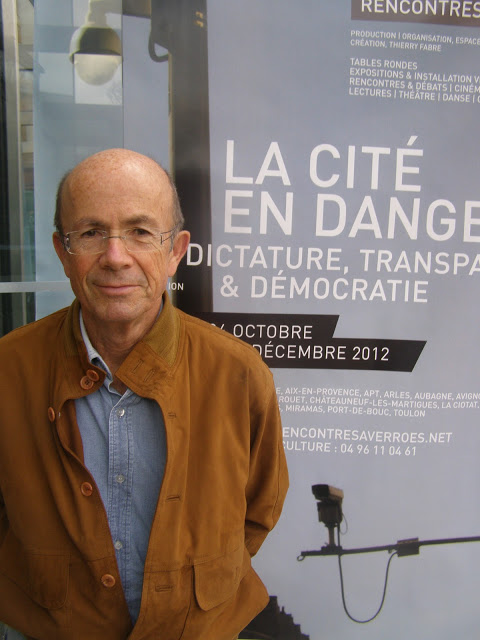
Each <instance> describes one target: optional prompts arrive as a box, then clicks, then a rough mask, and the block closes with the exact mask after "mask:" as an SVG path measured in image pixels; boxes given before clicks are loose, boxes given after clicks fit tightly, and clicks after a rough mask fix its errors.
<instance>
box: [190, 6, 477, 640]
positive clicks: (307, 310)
mask: <svg viewBox="0 0 480 640" xmlns="http://www.w3.org/2000/svg"><path fill="white" fill-rule="evenodd" d="M207 12H208V15H207V20H208V76H209V77H208V82H209V84H208V91H209V116H210V167H209V170H210V178H211V207H212V215H211V227H212V229H211V234H212V235H211V242H205V241H203V240H200V239H197V238H196V236H195V234H194V235H193V238H192V246H191V249H190V252H189V254H188V266H187V268H186V273H187V274H188V270H192V271H193V270H195V269H198V268H200V267H203V268H204V267H205V266H207V267H208V268H209V269H211V288H212V297H213V309H212V310H213V312H214V314H213V315H211V314H204V317H207V318H208V319H210V320H211V321H213V322H216V323H217V324H219V325H220V326H223V327H224V328H225V329H227V330H229V331H232V332H233V333H234V334H235V335H237V336H239V337H241V338H243V339H246V340H248V341H249V342H251V343H252V344H254V345H255V346H256V347H257V348H258V349H259V350H260V351H261V353H262V355H263V357H264V358H265V360H266V362H267V363H268V364H270V366H272V367H273V370H274V376H275V380H276V385H277V391H278V396H279V401H280V407H281V411H282V418H283V429H284V444H285V449H286V451H287V456H288V462H289V467H290V474H291V490H290V493H289V496H288V499H287V503H286V507H285V511H284V515H283V516H282V519H281V522H280V524H279V526H278V528H277V530H276V531H275V532H274V533H273V534H272V536H271V537H270V539H269V540H268V542H267V543H266V545H265V548H264V549H263V550H262V552H261V553H260V554H259V557H258V560H257V562H256V566H257V568H258V570H259V572H260V573H261V575H262V577H263V578H264V580H265V581H266V584H267V586H268V589H269V592H270V594H272V595H274V596H276V597H277V601H278V605H279V607H283V608H284V609H285V611H287V612H289V614H291V616H292V617H293V620H294V622H295V623H296V624H298V625H300V626H301V631H302V633H303V634H304V636H307V637H309V638H310V639H311V640H323V639H324V638H336V639H337V640H338V639H345V640H350V639H353V638H355V639H357V638H369V639H372V640H373V639H378V640H380V639H382V640H384V639H385V638H389V639H394V638H398V639H400V638H401V639H403V638H418V639H420V638H421V639H422V640H424V639H427V638H432V639H433V638H435V640H439V639H443V640H451V638H452V637H459V638H474V637H476V636H477V635H478V605H477V596H478V589H479V586H480V580H479V578H478V575H479V562H480V544H479V543H478V542H477V541H476V540H475V538H476V536H478V535H479V534H480V509H479V506H478V505H477V503H476V492H477V487H478V486H479V483H480V478H479V475H480V472H479V468H480V465H478V460H477V458H478V452H479V445H480V435H479V429H478V419H479V408H480V388H479V384H478V376H477V369H478V318H477V294H478V290H479V289H478V274H479V272H480V258H479V251H478V247H479V241H480V188H479V184H480V182H479V174H478V172H479V161H478V153H479V148H480V124H479V122H480V120H479V115H480V35H479V34H480V32H479V30H478V24H479V23H480V3H479V2H456V1H453V0H452V1H449V0H398V1H397V0H385V1H383V0H363V1H362V0H358V1H354V0H352V1H350V0H335V2H325V1H321V0H304V1H303V2H301V3H294V2H291V1H287V0H263V1H262V2H258V1H257V0H250V1H248V0H247V1H242V2H227V3H225V2H221V1H220V0H209V1H208V4H207ZM187 279H188V278H187ZM182 284H183V283H182V282H181V281H180V282H179V286H182ZM185 287H186V291H185V298H188V282H187V281H186V282H185ZM317 484H322V485H329V486H330V487H333V488H335V489H340V490H341V491H342V492H343V503H341V506H342V509H343V516H344V517H343V520H342V521H341V524H340V539H338V538H337V528H336V527H335V528H334V529H331V531H330V532H329V530H328V529H327V528H326V527H325V520H328V517H329V515H328V514H326V512H325V508H326V507H325V503H324V502H322V500H320V501H319V502H318V504H320V505H321V507H320V511H319V512H317V500H316V499H315V496H314V495H313V493H312V485H317ZM322 491H327V494H324V493H322ZM331 491H332V492H333V493H332V498H333V503H334V510H335V504H338V503H339V500H340V498H339V496H340V497H341V493H338V492H335V491H334V490H333V489H332V490H331ZM328 492H329V490H328V488H327V489H325V487H323V488H321V490H320V496H322V495H323V496H324V497H325V495H327V496H328V495H329V494H328ZM327 502H328V501H327ZM322 505H323V506H322ZM319 514H320V517H321V518H322V520H323V522H322V523H320V522H319V519H318V515H319ZM337 516H338V513H337ZM412 539H413V540H412ZM399 541H401V542H400V543H399ZM405 541H409V542H405ZM424 542H426V543H427V544H423V543H424ZM328 543H330V547H329V549H327V551H328V550H330V551H332V553H331V554H328V553H324V554H323V555H318V556H315V555H313V556H310V555H308V554H306V555H305V557H304V559H303V560H302V561H299V560H298V559H297V557H298V556H300V555H301V552H302V551H315V550H321V549H322V547H323V546H324V545H326V544H328ZM397 543H399V544H397ZM338 545H341V546H342V549H343V550H345V551H347V550H352V549H356V550H360V551H362V552H361V553H358V554H346V553H345V554H344V555H342V556H341V568H342V580H341V578H340V573H339V564H338V560H339V554H338V553H336V551H338ZM335 547H336V548H335ZM370 547H374V548H375V549H374V550H373V551H372V552H370V553H369V552H368V551H369V548H370ZM378 547H381V548H382V549H383V548H384V547H385V549H384V550H378ZM389 560H391V562H390V563H389V575H388V584H386V572H387V563H388V562H389ZM341 582H342V583H343V586H342V584H341ZM385 585H386V587H385ZM384 587H385V601H384V604H383V608H382V610H381V611H380V613H379V615H378V616H377V617H376V618H375V619H374V620H372V621H371V622H369V623H368V624H358V623H356V622H354V621H353V620H352V619H356V620H358V621H362V622H363V621H365V620H368V619H369V618H371V617H373V616H374V614H375V613H376V612H377V610H378V609H379V607H380V604H381V601H382V595H383V593H384ZM342 588H343V599H344V603H345V608H346V609H347V611H348V614H349V615H350V617H351V618H352V619H350V618H349V617H348V616H347V613H346V612H345V610H344V603H343V601H342ZM258 637H260V636H258ZM299 637H300V636H299Z"/></svg>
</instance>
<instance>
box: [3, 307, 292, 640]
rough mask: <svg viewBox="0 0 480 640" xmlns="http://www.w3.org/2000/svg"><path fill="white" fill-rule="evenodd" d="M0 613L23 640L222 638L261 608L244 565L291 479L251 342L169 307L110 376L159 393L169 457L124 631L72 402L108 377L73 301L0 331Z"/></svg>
mask: <svg viewBox="0 0 480 640" xmlns="http://www.w3.org/2000/svg"><path fill="white" fill-rule="evenodd" d="M0 361H1V362H2V366H1V370H0V390H1V402H0V620H3V621H4V622H5V623H7V624H8V625H10V626H12V627H13V628H16V629H18V630H19V631H22V632H23V633H25V634H26V635H27V636H28V637H30V638H34V639H35V640H87V639H88V640H96V639H97V638H98V640H100V639H101V640H126V639H127V638H128V640H180V639H181V640H232V638H234V637H235V636H236V635H237V634H238V632H239V631H240V630H241V629H242V628H243V627H244V626H246V624H248V622H249V621H250V620H251V618H253V617H254V616H255V615H256V614H257V613H258V612H259V611H260V610H261V609H262V608H263V607H264V606H265V604H266V603H267V600H268V596H267V592H266V589H265V587H264V586H263V584H262V583H261V581H260V579H259V577H258V576H257V574H256V573H255V571H254V570H253V569H252V567H251V562H250V560H251V556H252V555H253V554H255V553H256V551H257V550H258V548H259V547H260V545H261V544H262V542H263V540H264V538H265V536H266V535H267V533H268V532H269V531H270V530H271V529H272V527H273V526H274V525H275V523H276V521H277V519H278V517H279V515H280V511H281V508H282V504H283V500H284V497H285V493H286V490H287V485H288V477H287V469H286V464H285V456H284V451H283V446H282V438H281V428H280V418H279V411H278V405H277V400H276V395H275V388H274V384H273V379H272V375H271V373H270V371H269V370H268V368H267V367H266V366H265V365H264V364H263V362H262V361H261V359H260V357H259V355H258V354H257V352H256V351H255V349H253V348H251V347H250V346H248V345H246V344H244V343H243V342H241V341H239V340H237V339H236V338H234V337H233V336H231V335H229V334H227V333H225V332H223V331H221V330H220V329H217V328H215V327H212V326H210V325H209V324H207V323H205V322H202V321H200V320H197V319H195V318H193V317H191V316H188V315H186V314H184V313H182V312H181V311H178V310H177V309H175V308H174V307H173V306H172V305H171V303H170V302H169V299H168V297H167V296H165V298H164V307H163V310H162V313H161V314H160V316H159V318H158V320H157V322H156V323H155V325H154V327H153V328H152V330H151V331H150V332H149V333H148V334H147V336H146V337H145V338H144V339H143V340H142V341H141V342H139V343H138V344H137V345H136V347H135V348H134V349H133V350H132V351H131V353H130V354H129V356H128V357H127V358H126V360H125V361H124V362H123V364H122V365H121V367H120V369H119V370H118V371H117V372H116V375H117V377H118V378H119V379H120V380H121V381H122V382H124V383H125V384H126V385H127V386H128V387H130V388H131V389H132V390H133V391H134V392H135V393H137V394H138V395H141V396H145V397H149V398H152V399H154V400H156V401H157V402H158V404H159V405H160V407H161V410H162V412H163V416H164V420H165V429H166V436H167V462H166V467H165V475H164V479H163V483H162V487H161V490H160V494H159V498H158V504H157V508H156V513H155V517H154V521H153V525H152V529H151V534H150V541H149V547H148V552H147V557H146V562H145V571H144V583H143V593H142V605H141V610H140V615H139V618H138V620H137V623H136V625H135V627H134V628H133V629H132V623H131V620H130V617H129V613H128V609H127V604H126V602H125V598H124V594H123V589H122V586H121V583H120V578H119V575H118V569H117V564H116V558H115V549H114V547H113V542H112V538H111V535H110V530H109V526H108V521H107V516H106V512H105V508H104V505H103V502H102V500H101V497H100V495H99V492H98V489H97V487H96V484H95V480H94V478H93V477H92V476H91V474H90V473H89V471H88V469H87V468H86V467H85V465H84V460H83V448H82V440H81V437H80V433H79V429H78V426H77V423H76V418H75V403H74V400H75V399H76V398H79V397H81V396H84V395H86V394H89V393H92V392H93V391H95V390H96V389H97V388H98V387H99V385H101V384H102V382H103V379H104V375H105V374H104V372H103V371H102V370H101V369H99V368H97V367H95V366H93V365H92V364H91V363H90V362H89V361H88V358H87V354H86V349H85V346H84V343H83V340H82V337H81V333H80V327H79V305H78V302H77V301H75V302H74V303H73V304H72V306H71V307H70V308H68V309H63V310H61V311H58V312H56V313H54V314H52V315H50V316H48V317H47V318H44V319H41V320H38V321H37V322H34V323H32V324H30V325H27V326H25V327H22V328H20V329H17V330H15V331H12V332H11V333H9V334H8V335H7V336H5V337H4V338H2V339H1V340H0Z"/></svg>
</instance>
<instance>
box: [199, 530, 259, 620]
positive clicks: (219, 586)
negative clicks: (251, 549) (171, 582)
mask: <svg viewBox="0 0 480 640" xmlns="http://www.w3.org/2000/svg"><path fill="white" fill-rule="evenodd" d="M249 568H250V555H249V553H248V551H247V550H246V548H245V545H244V544H243V542H242V543H241V544H240V545H239V546H237V548H236V549H234V550H233V551H229V552H227V553H225V554H224V555H223V556H220V557H217V558H214V559H210V560H207V561H205V562H198V563H197V564H195V565H194V581H195V584H194V586H195V597H196V600H197V603H198V606H199V607H200V609H202V610H203V611H208V610H210V609H213V608H214V607H216V606H218V605H219V604H222V603H223V602H225V601H226V600H228V599H229V598H231V597H232V596H233V595H234V594H235V593H236V592H237V590H238V586H239V584H240V581H241V579H242V578H243V576H244V575H245V574H246V573H247V571H248V570H249Z"/></svg>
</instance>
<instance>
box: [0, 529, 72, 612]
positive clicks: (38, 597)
mask: <svg viewBox="0 0 480 640" xmlns="http://www.w3.org/2000/svg"><path fill="white" fill-rule="evenodd" d="M0 574H3V575H4V576H5V577H6V578H8V579H9V580H10V581H11V582H13V583H15V584H16V585H17V586H18V587H19V588H20V589H21V590H22V591H24V592H25V593H26V594H27V595H28V596H29V597H30V598H31V599H32V600H34V601H35V602H36V603H37V604H39V605H40V606H41V607H43V608H44V609H51V610H54V609H60V608H61V607H63V606H64V604H65V602H66V599H67V588H68V577H69V554H68V553H58V552H55V551H52V552H49V551H47V552H39V551H36V550H32V551H27V550H25V549H24V548H23V547H22V546H21V545H20V544H19V542H18V541H17V539H16V538H15V537H14V536H13V535H12V534H11V533H9V534H7V536H6V538H5V540H4V541H3V544H2V546H1V547H0Z"/></svg>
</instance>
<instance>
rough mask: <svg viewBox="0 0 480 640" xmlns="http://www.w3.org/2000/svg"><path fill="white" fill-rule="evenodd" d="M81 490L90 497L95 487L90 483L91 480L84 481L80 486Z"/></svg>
mask: <svg viewBox="0 0 480 640" xmlns="http://www.w3.org/2000/svg"><path fill="white" fill-rule="evenodd" d="M80 491H81V492H82V493H83V495H84V496H87V498H88V497H89V496H91V495H92V493H93V487H92V485H91V484H90V482H82V484H81V486H80Z"/></svg>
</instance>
